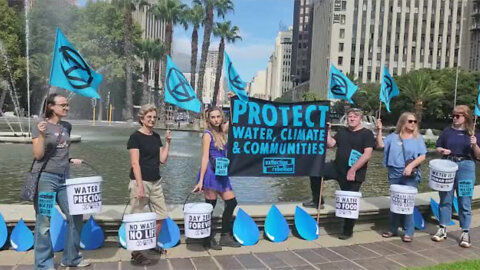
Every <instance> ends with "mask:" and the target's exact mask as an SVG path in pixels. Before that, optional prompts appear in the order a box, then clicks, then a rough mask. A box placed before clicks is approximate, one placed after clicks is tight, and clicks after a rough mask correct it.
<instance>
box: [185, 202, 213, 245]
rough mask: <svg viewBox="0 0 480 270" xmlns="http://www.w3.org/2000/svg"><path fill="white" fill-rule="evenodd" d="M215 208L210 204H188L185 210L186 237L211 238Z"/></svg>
mask: <svg viewBox="0 0 480 270" xmlns="http://www.w3.org/2000/svg"><path fill="white" fill-rule="evenodd" d="M212 211H213V206H212V205H211V204H209V203H187V204H185V207H184V209H183V213H184V218H185V220H184V224H185V236H186V237H188V238H205V237H208V236H210V227H211V223H212Z"/></svg>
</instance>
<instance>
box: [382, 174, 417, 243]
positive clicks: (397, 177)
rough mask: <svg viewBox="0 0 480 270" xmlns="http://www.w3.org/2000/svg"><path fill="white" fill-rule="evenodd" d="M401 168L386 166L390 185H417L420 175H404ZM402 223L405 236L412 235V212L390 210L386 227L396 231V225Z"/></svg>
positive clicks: (413, 229) (393, 231)
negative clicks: (412, 176)
mask: <svg viewBox="0 0 480 270" xmlns="http://www.w3.org/2000/svg"><path fill="white" fill-rule="evenodd" d="M403 170H404V169H403V168H401V169H400V168H390V167H389V168H388V182H389V183H390V185H404V186H411V187H417V185H418V183H419V182H420V179H421V176H420V175H419V177H417V178H411V177H405V176H403V175H402V173H403ZM400 224H402V228H403V232H404V234H405V235H406V236H410V237H412V236H413V233H414V232H415V222H414V219H413V214H410V215H403V214H397V213H393V212H392V211H390V220H389V222H388V228H389V231H390V232H391V233H394V234H395V233H397V231H398V227H399V226H400Z"/></svg>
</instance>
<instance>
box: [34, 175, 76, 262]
mask: <svg viewBox="0 0 480 270" xmlns="http://www.w3.org/2000/svg"><path fill="white" fill-rule="evenodd" d="M67 177H68V175H63V174H53V173H46V172H44V173H42V174H41V176H40V180H39V181H38V192H56V193H57V203H58V205H59V206H60V209H61V210H62V212H63V213H64V214H65V215H66V217H67V223H68V224H67V235H66V238H65V249H64V250H63V258H62V263H63V264H65V265H70V266H74V265H77V264H79V263H80V262H81V261H82V259H83V258H82V256H81V255H80V253H79V251H80V233H81V230H82V225H83V215H75V216H71V215H69V210H68V199H67V190H66V186H65V179H66V178H67ZM34 202H35V211H36V223H35V246H34V249H35V269H55V267H54V261H53V247H52V242H51V240H50V217H49V216H45V215H42V214H40V211H38V201H37V198H35V200H34Z"/></svg>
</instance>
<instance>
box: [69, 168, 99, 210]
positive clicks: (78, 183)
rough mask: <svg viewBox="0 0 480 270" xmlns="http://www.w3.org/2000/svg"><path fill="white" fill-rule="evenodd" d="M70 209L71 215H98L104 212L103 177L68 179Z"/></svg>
mask: <svg viewBox="0 0 480 270" xmlns="http://www.w3.org/2000/svg"><path fill="white" fill-rule="evenodd" d="M65 183H66V185H67V197H68V209H69V211H70V215H83V214H91V213H98V212H100V211H101V210H102V188H101V183H102V177H101V176H92V177H81V178H73V179H67V180H66V181H65Z"/></svg>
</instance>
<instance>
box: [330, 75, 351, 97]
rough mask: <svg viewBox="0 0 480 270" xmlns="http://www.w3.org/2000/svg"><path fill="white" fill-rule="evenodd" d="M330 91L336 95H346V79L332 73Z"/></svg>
mask: <svg viewBox="0 0 480 270" xmlns="http://www.w3.org/2000/svg"><path fill="white" fill-rule="evenodd" d="M331 91H332V93H333V94H334V95H336V96H347V94H348V85H347V81H345V79H344V78H342V77H341V76H340V75H337V74H332V87H331Z"/></svg>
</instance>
